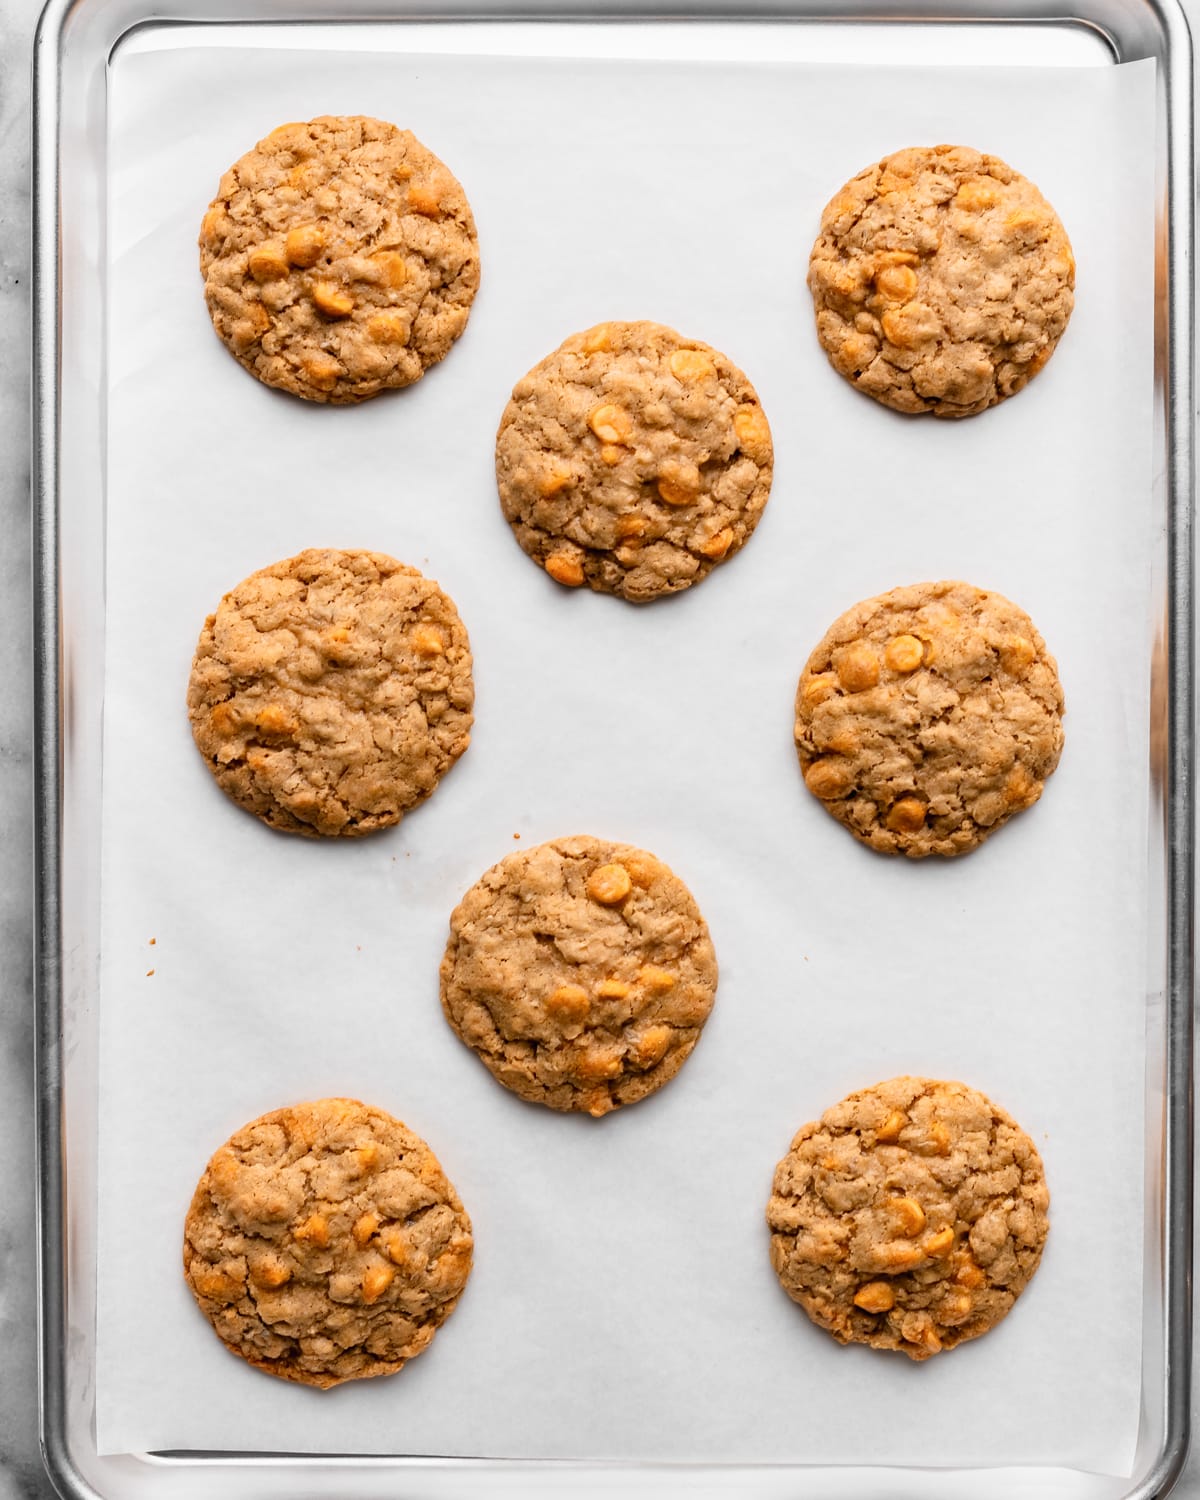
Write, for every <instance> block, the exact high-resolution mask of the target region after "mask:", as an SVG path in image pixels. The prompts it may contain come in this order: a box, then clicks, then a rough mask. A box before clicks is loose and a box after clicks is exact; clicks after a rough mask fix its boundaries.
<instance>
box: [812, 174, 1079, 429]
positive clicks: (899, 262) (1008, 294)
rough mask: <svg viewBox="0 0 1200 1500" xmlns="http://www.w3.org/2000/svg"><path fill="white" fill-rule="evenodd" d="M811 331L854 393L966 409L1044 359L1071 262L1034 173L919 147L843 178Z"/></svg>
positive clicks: (1070, 299) (1069, 289) (997, 394)
mask: <svg viewBox="0 0 1200 1500" xmlns="http://www.w3.org/2000/svg"><path fill="white" fill-rule="evenodd" d="M808 284H809V287H810V289H811V290H812V295H813V304H814V307H815V309H816V314H817V336H818V338H819V339H820V341H821V347H822V348H823V349H824V350H825V352H826V354H827V355H828V356H829V360H830V363H831V364H832V365H833V367H834V369H835V370H837V372H838V373H839V374H840V375H844V376H845V377H846V379H847V380H849V381H850V383H851V384H852V385H853V386H854V387H855V388H856V389H857V390H860V391H862V392H864V394H866V395H868V396H873V397H874V398H875V400H876V401H881V402H882V403H883V404H884V405H885V406H890V407H892V408H893V409H894V410H895V411H902V412H932V413H933V415H934V416H937V417H969V416H974V415H975V414H976V413H977V412H981V411H986V410H987V408H988V407H989V406H995V405H997V404H998V403H999V402H1001V401H1003V400H1004V399H1005V397H1007V396H1013V395H1015V394H1016V393H1017V392H1018V391H1019V390H1021V389H1022V388H1023V387H1024V386H1025V385H1026V384H1027V383H1028V382H1029V381H1030V380H1031V379H1032V378H1033V376H1034V375H1036V374H1037V372H1038V371H1039V370H1040V369H1041V368H1042V367H1043V366H1044V365H1045V363H1046V361H1047V360H1048V359H1049V358H1050V356H1051V354H1053V353H1054V347H1055V345H1056V344H1057V343H1058V341H1059V339H1060V338H1061V337H1062V334H1063V330H1064V329H1065V328H1066V326H1067V320H1068V319H1069V318H1070V316H1071V309H1072V307H1073V306H1074V304H1075V294H1074V287H1075V258H1074V256H1073V255H1072V253H1071V244H1070V241H1069V240H1068V239H1067V235H1066V231H1065V230H1064V229H1063V226H1062V224H1061V223H1060V222H1059V218H1058V215H1057V214H1056V213H1055V212H1054V210H1053V209H1052V208H1051V207H1050V205H1049V204H1048V203H1047V202H1046V200H1045V199H1044V198H1043V197H1042V195H1041V193H1039V192H1038V190H1037V188H1036V187H1034V185H1033V183H1032V182H1029V181H1028V180H1027V179H1026V178H1024V177H1022V176H1021V174H1020V173H1019V172H1014V171H1013V169H1012V168H1011V167H1010V166H1007V165H1006V164H1005V163H1004V162H1002V161H1001V160H1000V159H999V158H998V157H995V156H985V155H984V154H983V153H982V152H979V151H972V150H970V149H969V148H968V147H966V146H932V147H914V148H912V149H911V150H908V151H897V152H896V153H895V154H894V155H893V156H887V157H884V159H883V161H881V162H879V163H878V164H877V165H876V166H873V167H868V168H867V169H866V170H865V171H863V172H860V173H859V174H858V176H857V177H855V178H852V179H851V181H850V182H848V183H847V184H846V186H845V187H844V188H842V190H841V191H840V192H839V193H838V194H837V196H836V197H835V198H834V199H833V200H832V201H831V202H830V204H829V205H828V207H827V208H826V209H825V212H824V214H823V215H822V216H821V233H820V235H819V237H818V239H817V242H816V244H815V245H814V246H813V251H812V257H811V259H810V261H809V269H808Z"/></svg>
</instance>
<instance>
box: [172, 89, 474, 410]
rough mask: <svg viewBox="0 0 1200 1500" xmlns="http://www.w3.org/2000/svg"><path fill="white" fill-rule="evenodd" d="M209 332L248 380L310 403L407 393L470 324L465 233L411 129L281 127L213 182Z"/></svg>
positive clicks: (455, 193) (331, 124)
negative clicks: (398, 389)
mask: <svg viewBox="0 0 1200 1500" xmlns="http://www.w3.org/2000/svg"><path fill="white" fill-rule="evenodd" d="M200 270H201V272H202V274H203V276H204V295H205V299H206V301H207V303H208V310H209V314H210V315H211V317H212V321H213V327H214V328H215V329H216V331H217V333H218V334H219V336H220V337H221V339H222V341H223V342H224V343H225V344H226V346H227V347H228V348H229V350H230V352H231V353H232V354H233V355H234V357H235V358H236V359H237V361H238V363H239V364H241V365H243V366H244V367H245V368H246V369H247V370H249V371H250V373H251V374H252V375H255V376H257V377H258V379H259V380H261V381H263V382H264V383H265V384H267V385H271V386H276V387H277V388H278V389H279V390H283V391H291V392H292V394H293V395H296V396H303V397H305V399H306V400H309V401H328V402H333V403H336V404H344V403H347V402H354V401H363V400H365V399H366V398H367V397H368V396H374V395H375V394H376V393H377V392H378V391H382V390H386V389H388V388H391V387H396V386H405V385H411V384H412V383H413V381H414V380H419V379H420V378H421V376H422V375H423V374H424V373H425V371H426V370H427V369H428V368H429V367H430V365H434V364H436V363H437V362H438V360H440V359H444V358H445V356H446V354H447V353H448V352H449V349H450V346H451V344H453V343H454V341H455V339H457V338H458V336H459V335H460V334H461V333H462V331H463V329H464V328H465V327H466V326H467V316H468V314H469V312H470V308H471V302H472V300H473V298H474V296H475V292H476V290H477V289H478V287H479V251H478V244H477V242H476V235H475V221H474V219H473V218H472V216H471V209H470V206H469V205H468V203H467V198H466V194H465V193H464V192H463V190H462V187H461V186H460V184H459V183H458V181H457V179H456V178H455V177H454V176H453V175H452V174H451V173H450V171H449V170H448V168H447V167H446V166H445V165H444V163H442V162H441V161H439V160H438V158H437V157H436V156H435V155H434V154H433V152H432V151H430V150H429V149H428V148H427V147H425V146H423V145H422V144H421V142H420V141H418V140H417V138H416V137H415V136H414V135H413V134H412V133H411V131H408V130H398V129H397V128H396V127H395V126H394V125H389V124H387V123H386V121H383V120H372V119H367V118H365V117H362V116H358V115H351V116H334V115H324V116H322V117H321V118H320V119H316V120H309V121H308V122H307V123H306V124H292V125H281V126H280V127H279V129H278V130H274V131H272V132H271V134H270V135H269V136H267V138H266V139H265V140H263V141H260V142H259V143H258V145H257V146H255V148H254V150H253V151H249V152H247V153H246V155H245V156H243V157H242V158H241V160H240V161H238V162H235V164H234V165H233V166H232V167H231V168H230V169H229V171H228V172H226V174H225V176H224V177H223V178H222V179H221V185H220V188H219V189H218V192H217V196H216V197H215V198H214V199H213V201H212V203H211V204H210V205H209V208H208V212H207V213H206V214H205V215H204V221H203V223H202V225H201V229H200Z"/></svg>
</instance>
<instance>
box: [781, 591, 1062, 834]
mask: <svg viewBox="0 0 1200 1500" xmlns="http://www.w3.org/2000/svg"><path fill="white" fill-rule="evenodd" d="M1062 715H1063V693H1062V686H1061V684H1060V683H1059V680H1058V668H1057V667H1056V665H1055V661H1054V658H1053V657H1052V656H1051V655H1050V653H1049V652H1048V651H1047V650H1046V643H1045V641H1043V640H1042V638H1041V636H1040V635H1039V634H1038V632H1037V630H1036V629H1035V628H1034V625H1033V622H1032V620H1030V618H1029V616H1028V615H1027V614H1026V613H1025V612H1024V610H1021V609H1018V608H1017V606H1016V605H1015V604H1012V603H1010V602H1009V600H1007V599H1005V598H1004V597H1003V596H1002V595H1000V594H993V593H988V592H987V591H985V590H984V589H977V588H973V587H972V586H971V585H970V584H968V583H954V582H946V583H918V584H914V585H913V586H912V587H910V588H899V589H893V590H892V591H891V593H888V594H882V595H880V596H879V597H878V598H876V599H867V600H865V601H864V602H863V603H862V604H856V605H855V606H854V608H853V609H850V610H847V612H846V613H845V614H844V615H842V617H841V618H840V619H839V620H836V621H835V622H834V624H833V625H832V626H831V627H830V629H829V631H828V632H827V634H826V636H825V638H824V640H822V642H821V643H820V645H819V646H818V647H817V648H816V650H815V651H814V652H813V653H812V655H811V656H810V657H809V659H808V665H807V666H806V667H805V668H804V671H803V673H802V674H801V677H800V685H799V688H798V690H797V693H796V729H795V733H796V748H797V751H798V752H799V756H800V766H801V769H802V771H803V773H804V782H805V785H806V786H807V787H808V790H809V791H810V792H811V793H812V794H813V796H814V797H816V798H818V800H819V801H821V802H822V803H823V804H824V806H825V808H826V810H827V811H828V812H829V813H831V814H832V815H833V816H834V817H835V818H836V819H837V820H838V822H839V823H843V824H845V826H846V827H847V828H848V829H849V830H850V832H851V833H852V834H854V836H855V838H857V839H861V841H862V842H863V843H864V844H869V845H870V846H871V848H872V849H877V850H879V851H880V852H881V853H884V854H907V855H908V856H909V857H910V858H913V859H921V858H924V856H925V855H927V854H943V855H952V854H962V853H965V852H966V851H967V850H969V849H974V848H975V847H976V846H977V845H978V844H981V843H982V842H983V840H984V839H985V838H987V837H988V835H989V834H991V833H994V832H995V830H996V829H997V828H999V827H1001V826H1002V825H1003V824H1004V823H1006V822H1007V821H1008V820H1009V818H1011V817H1012V816H1013V815H1014V814H1016V813H1018V812H1020V811H1021V810H1022V809H1023V808H1026V807H1030V806H1032V804H1033V803H1034V802H1036V801H1037V800H1038V798H1039V797H1040V796H1041V794H1042V789H1043V787H1044V785H1045V782H1046V779H1047V778H1048V777H1049V776H1050V775H1051V773H1052V772H1053V771H1054V768H1055V767H1056V766H1057V765H1058V758H1059V755H1060V754H1061V752H1062V745H1063V730H1062Z"/></svg>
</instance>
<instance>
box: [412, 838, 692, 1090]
mask: <svg viewBox="0 0 1200 1500" xmlns="http://www.w3.org/2000/svg"><path fill="white" fill-rule="evenodd" d="M618 872H619V873H618ZM635 877H636V878H635ZM441 986H442V1009H443V1010H444V1011H445V1014H446V1019H447V1020H448V1021H449V1023H450V1025H451V1026H452V1027H453V1028H454V1030H455V1032H456V1033H457V1034H458V1036H459V1037H460V1038H461V1039H462V1040H463V1041H464V1042H465V1043H466V1044H467V1046H468V1047H470V1048H471V1049H472V1050H473V1051H474V1052H476V1053H477V1054H478V1055H479V1057H480V1059H481V1060H482V1061H483V1063H484V1064H485V1065H486V1066H487V1067H488V1068H489V1069H490V1070H491V1072H492V1073H493V1074H494V1076H495V1077H496V1078H498V1079H499V1081H500V1082H501V1083H502V1084H504V1085H505V1087H506V1088H510V1089H512V1091H513V1092H514V1093H516V1094H519V1095H520V1096H521V1098H522V1099H527V1100H529V1101H530V1102H531V1103H534V1104H545V1105H548V1106H549V1107H550V1108H551V1109H557V1110H582V1111H585V1112H587V1113H588V1114H591V1115H596V1116H599V1115H604V1114H607V1113H608V1112H609V1111H610V1110H613V1109H616V1108H617V1107H618V1106H619V1105H622V1104H632V1103H634V1102H635V1101H636V1100H638V1099H643V1098H645V1097H646V1095H647V1094H652V1093H653V1092H654V1091H655V1090H656V1089H659V1088H661V1087H662V1086H663V1084H664V1083H667V1082H668V1081H669V1080H670V1079H671V1078H673V1077H674V1076H675V1074H676V1073H677V1072H678V1071H679V1069H680V1068H681V1067H682V1065H683V1063H684V1061H685V1060H686V1058H687V1057H688V1054H689V1053H690V1052H691V1050H692V1048H693V1047H694V1046H695V1045H696V1042H697V1041H698V1040H699V1037H700V1030H701V1027H703V1025H704V1023H705V1021H706V1020H707V1019H708V1014H709V1011H710V1010H711V1009H712V1004H713V998H714V996H715V994H716V988H717V960H716V955H715V954H714V952H713V945H712V942H711V940H710V938H709V935H708V928H707V926H706V925H705V922H704V918H703V917H702V916H701V915H700V912H699V910H698V908H697V906H696V903H695V901H694V900H693V899H692V896H691V893H690V892H689V891H688V889H687V887H686V886H685V885H684V884H683V882H682V881H681V880H680V879H679V877H678V876H677V875H675V874H673V873H672V871H671V870H669V869H668V868H667V866H666V865H664V864H663V863H662V862H661V860H658V859H655V857H654V856H653V855H652V854H647V853H646V852H645V851H644V850H640V849H633V848H631V847H630V846H629V845H627V844H610V843H606V842H605V841H603V840H601V839H595V838H588V837H584V836H580V837H577V838H565V839H555V840H553V841H552V842H551V843H548V844H540V845H538V846H537V847H536V848H533V849H522V850H519V851H517V852H516V853H513V854H510V855H509V856H508V858H507V859H503V860H501V862H500V863H499V864H498V865H495V866H494V867H493V868H492V869H490V870H489V871H488V872H487V874H486V875H484V876H483V877H482V879H480V880H479V881H478V882H477V883H476V884H475V885H473V886H472V887H471V889H470V890H469V891H468V892H467V894H466V895H465V896H464V897H463V899H462V901H461V902H460V903H459V905H458V907H457V908H456V909H455V911H454V914H453V916H452V917H451V918H450V941H449V942H448V943H447V945H446V953H445V957H444V958H443V959H442V970H441Z"/></svg>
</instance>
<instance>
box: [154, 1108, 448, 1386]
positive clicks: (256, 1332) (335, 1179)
mask: <svg viewBox="0 0 1200 1500" xmlns="http://www.w3.org/2000/svg"><path fill="white" fill-rule="evenodd" d="M472 1243H473V1242H472V1238H471V1221H470V1219H469V1218H468V1217H467V1214H466V1210H465V1209H464V1208H463V1206H462V1204H461V1203H460V1202H459V1200H458V1194H457V1193H456V1192H455V1191H454V1188H453V1187H452V1186H451V1185H450V1183H449V1182H448V1181H447V1180H446V1175H445V1173H444V1172H443V1171H442V1169H441V1167H440V1166H439V1164H438V1160H437V1158H436V1157H435V1156H434V1154H433V1152H432V1151H431V1150H430V1149H429V1147H428V1146H427V1145H426V1144H425V1142H424V1141H423V1140H421V1138H420V1137H419V1136H417V1135H414V1134H413V1132H412V1131H411V1130H409V1129H408V1127H407V1126H406V1125H402V1124H401V1123H400V1121H399V1120H396V1119H393V1118H392V1116H391V1115H389V1114H385V1113H384V1111H383V1110H381V1109H371V1108H370V1107H369V1106H367V1105H365V1104H360V1103H359V1102H358V1101H357V1100H356V1099H319V1100H317V1101H316V1102H315V1103H312V1104H297V1105H295V1106H294V1107H292V1108H289V1109H277V1110H274V1111H273V1112H272V1113H271V1114H267V1115H263V1116H262V1117H261V1119H258V1120H253V1121H252V1122H251V1123H250V1124H249V1125H246V1126H244V1127H243V1128H242V1129H241V1130H239V1131H238V1132H237V1134H236V1135H234V1136H232V1137H231V1138H230V1139H229V1140H228V1141H226V1143H225V1144H224V1145H223V1146H222V1147H221V1149H220V1150H219V1151H218V1152H217V1153H216V1155H215V1156H214V1157H213V1158H212V1160H211V1161H210V1162H209V1164H208V1166H207V1167H206V1168H205V1170H204V1175H203V1177H201V1179H200V1182H199V1184H198V1186H197V1188H196V1192H195V1195H194V1196H193V1198H192V1206H191V1208H190V1209H189V1210H188V1216H187V1223H186V1224H185V1226H184V1239H183V1271H184V1275H185V1276H186V1278H187V1283H188V1286H189V1287H190V1288H191V1289H192V1293H193V1295H194V1296H195V1298H196V1301H197V1302H198V1303H199V1304H200V1310H201V1312H203V1314H204V1316H205V1317H206V1318H207V1319H208V1321H209V1322H210V1323H211V1324H212V1326H213V1328H214V1329H215V1330H216V1332H217V1334H218V1335H219V1337H220V1338H221V1341H222V1342H223V1343H224V1344H225V1345H226V1347H227V1348H229V1349H231V1350H232V1351H233V1353H234V1354H240V1355H241V1357H242V1358H243V1359H244V1360H246V1361H247V1362H248V1363H249V1364H252V1365H253V1366H254V1367H255V1368H256V1369H258V1370H265V1371H267V1373H268V1374H270V1375H279V1376H281V1377H282V1378H283V1379H284V1380H295V1381H299V1382H301V1383H302V1384H304V1385H315V1386H319V1387H320V1388H321V1389H322V1390H324V1389H327V1388H328V1387H329V1386H331V1385H337V1384H339V1383H340V1382H341V1381H343V1380H361V1379H363V1378H365V1377H367V1376H371V1375H393V1374H395V1372H396V1371H397V1370H399V1369H400V1368H401V1367H402V1366H403V1365H404V1364H405V1363H406V1362H407V1361H408V1360H410V1359H415V1358H416V1356H417V1355H418V1354H420V1353H421V1351H422V1350H423V1349H425V1348H427V1347H428V1346H429V1344H430V1342H431V1341H432V1339H433V1336H434V1334H435V1333H436V1332H437V1330H438V1329H439V1328H440V1327H441V1325H442V1324H443V1323H444V1322H445V1321H446V1319H447V1318H448V1317H449V1316H450V1314H451V1313H452V1312H453V1311H454V1308H455V1305H456V1303H457V1302H458V1299H459V1297H460V1295H461V1294H462V1290H463V1288H464V1287H465V1286H466V1284H467V1277H468V1276H469V1275H470V1272H471V1252H472Z"/></svg>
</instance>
